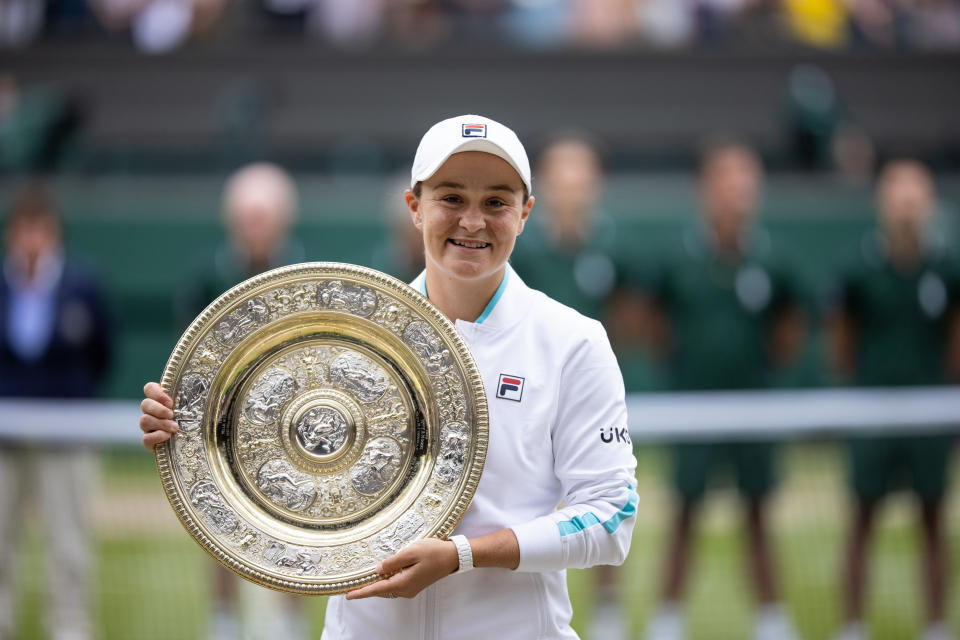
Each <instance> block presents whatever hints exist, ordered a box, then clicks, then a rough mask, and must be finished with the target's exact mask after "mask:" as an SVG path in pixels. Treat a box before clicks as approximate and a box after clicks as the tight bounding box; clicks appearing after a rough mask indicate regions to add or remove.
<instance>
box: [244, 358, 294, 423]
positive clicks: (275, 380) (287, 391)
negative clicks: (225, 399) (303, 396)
mask: <svg viewBox="0 0 960 640" xmlns="http://www.w3.org/2000/svg"><path fill="white" fill-rule="evenodd" d="M296 390H297V381H296V380H294V378H293V376H292V375H290V373H289V372H288V371H286V370H284V369H279V368H273V369H267V370H266V371H264V372H263V375H262V376H260V379H259V380H258V381H257V383H256V384H254V385H253V387H251V389H250V393H249V394H248V395H247V402H246V404H245V405H244V407H243V413H244V415H246V416H247V420H249V421H250V422H252V423H253V424H258V425H261V426H264V425H268V424H272V423H274V422H275V421H276V420H277V418H278V417H280V410H281V409H282V408H283V405H284V404H286V402H287V400H289V399H290V398H292V397H293V394H294V393H295V392H296Z"/></svg>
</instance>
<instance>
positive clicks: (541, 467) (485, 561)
mask: <svg viewBox="0 0 960 640" xmlns="http://www.w3.org/2000/svg"><path fill="white" fill-rule="evenodd" d="M531 193H532V185H531V181H530V165H529V162H528V160H527V154H526V152H525V150H524V148H523V145H522V144H521V143H520V140H519V139H518V138H517V136H516V134H514V133H513V131H511V130H510V129H508V128H507V127H505V126H503V125H502V124H500V123H497V122H495V121H493V120H490V119H488V118H483V117H481V116H476V115H468V116H460V117H457V118H451V119H449V120H444V121H442V122H439V123H437V124H436V125H434V126H433V127H432V128H431V129H430V130H429V131H427V133H426V134H425V135H424V137H423V140H422V141H421V143H420V146H419V148H418V149H417V154H416V158H415V160H414V164H413V170H412V172H411V180H410V188H409V189H408V190H406V192H405V193H404V198H405V201H406V204H407V208H408V209H409V211H410V215H411V218H412V220H413V224H414V225H416V227H417V228H418V229H419V230H420V231H421V233H422V234H423V243H424V250H425V254H426V260H425V264H426V269H425V270H424V272H423V273H421V274H420V276H418V277H417V278H416V280H415V281H414V282H413V283H412V286H413V287H414V289H416V290H417V291H419V292H420V293H421V294H423V295H424V296H426V297H428V298H429V299H430V301H431V302H432V303H433V304H434V305H435V306H436V308H437V309H439V310H440V312H442V313H443V314H445V315H446V316H447V317H448V318H449V319H450V320H452V321H453V322H454V324H455V327H456V329H457V331H459V332H460V334H461V336H462V337H463V339H464V340H465V342H466V343H467V345H468V346H469V348H470V350H471V352H472V354H473V356H474V358H475V359H476V361H477V365H478V367H479V369H480V374H481V376H482V378H483V386H484V388H485V389H486V390H487V405H488V411H489V430H490V439H489V447H488V450H487V456H486V463H485V466H484V471H483V475H482V476H481V479H480V482H479V484H478V486H477V490H476V493H475V495H474V499H473V502H472V503H471V504H470V506H469V508H468V509H467V511H466V513H465V515H464V517H463V519H462V520H461V522H460V524H459V525H458V526H457V528H456V529H455V531H454V534H455V535H453V536H451V537H450V539H449V540H439V539H435V538H426V539H420V540H416V541H414V542H412V543H410V544H409V545H407V546H406V547H404V548H402V549H400V550H399V551H398V552H397V553H396V554H395V555H392V556H390V557H387V558H385V559H384V560H383V561H382V562H381V563H380V565H379V566H378V567H377V572H378V574H379V575H380V576H381V579H380V580H378V581H377V582H374V583H372V584H368V585H367V586H364V587H362V588H359V589H355V590H354V591H351V592H349V593H347V594H346V596H335V597H331V598H330V600H329V604H328V607H327V616H326V623H325V628H324V632H323V639H324V640H350V639H367V638H392V639H396V640H406V639H410V640H414V639H417V640H421V639H423V640H428V639H432V638H445V639H464V640H466V639H468V638H478V637H482V638H489V637H498V638H502V639H510V638H516V639H517V640H520V639H523V640H526V639H529V638H539V639H550V638H563V639H567V638H576V633H575V632H574V631H573V629H572V628H571V627H570V618H571V614H572V611H571V607H570V599H569V596H568V594H567V588H566V578H565V574H564V570H565V569H568V568H584V567H590V566H594V565H597V564H620V563H622V562H623V561H624V559H625V558H626V555H627V551H628V550H629V547H630V538H631V534H632V531H633V524H634V521H635V514H636V510H637V501H638V498H637V494H636V492H635V491H634V488H635V486H636V482H635V479H634V470H635V468H636V460H635V459H634V457H633V450H632V447H631V445H630V443H629V441H628V440H626V439H623V440H621V439H614V440H611V439H609V438H608V439H606V440H604V439H603V438H602V437H601V434H602V433H604V432H609V431H610V429H614V430H621V429H623V428H624V427H626V425H627V414H626V405H625V402H624V391H623V380H622V378H621V376H620V370H619V368H618V366H617V361H616V358H615V357H614V355H613V351H612V350H611V348H610V343H609V341H608V340H607V336H606V333H605V332H604V330H603V327H602V326H601V325H600V323H598V322H596V321H594V320H590V319H588V318H586V317H584V316H582V315H580V314H578V313H577V312H576V311H574V310H573V309H570V308H569V307H565V306H563V305H561V304H560V303H558V302H556V301H554V300H552V299H550V298H548V297H547V296H545V295H544V294H542V293H540V292H539V291H534V290H533V289H530V288H529V287H527V286H526V285H525V284H524V283H523V280H522V279H521V278H520V276H519V275H517V273H516V272H514V271H513V269H512V268H511V267H510V265H509V263H508V260H509V258H510V254H511V252H512V251H513V247H514V243H515V242H516V237H517V236H518V235H519V234H520V233H521V232H522V231H523V227H524V224H525V223H526V221H527V219H528V217H529V215H530V211H531V209H532V208H533V203H534V199H533V197H532V196H531V195H530V194H531ZM412 324H416V323H412ZM415 329H416V327H413V329H411V328H410V327H408V330H409V331H411V332H412V333H411V340H412V343H415V344H421V343H422V344H424V345H425V348H426V343H425V342H423V340H424V339H423V337H422V336H421V337H418V336H417V335H415V333H416V332H415ZM428 350H429V349H428ZM432 375H433V373H432ZM448 375H450V374H449V372H447V373H444V372H443V371H442V370H439V369H438V371H437V372H436V376H435V377H437V378H442V377H444V376H448ZM145 392H146V394H147V400H145V401H144V404H143V409H144V413H145V416H144V418H143V419H142V420H141V424H142V427H143V430H144V431H145V432H146V435H145V436H144V443H145V444H147V445H148V446H150V445H153V444H155V443H157V442H161V441H164V440H166V439H168V438H169V437H170V435H171V434H172V433H173V432H175V431H176V430H177V425H176V422H175V421H174V420H173V412H172V411H171V410H170V407H171V406H172V401H171V400H170V398H169V397H168V396H167V395H166V394H164V393H163V392H162V391H161V390H160V387H159V386H158V385H156V384H155V383H150V384H148V385H147V387H146V388H145ZM456 426H457V423H456V422H452V423H451V426H450V428H449V429H448V430H447V432H446V433H445V434H443V436H442V437H443V438H444V440H445V441H446V442H449V443H450V446H449V447H448V448H447V453H446V454H445V455H444V456H443V458H442V459H441V460H440V461H438V465H439V466H440V468H441V471H444V470H446V469H449V470H452V471H455V470H456V469H457V468H458V466H459V465H461V464H462V461H461V459H459V458H460V448H459V447H458V446H457V444H456V443H458V442H460V441H462V439H463V437H464V435H463V434H462V433H461V432H460V431H459V430H458V429H457V428H456ZM374 480H375V478H374ZM561 503H562V504H563V505H564V506H563V508H562V509H557V505H558V504H561ZM474 568H477V569H478V570H477V571H472V569H474Z"/></svg>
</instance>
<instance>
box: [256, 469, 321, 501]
mask: <svg viewBox="0 0 960 640" xmlns="http://www.w3.org/2000/svg"><path fill="white" fill-rule="evenodd" d="M257 486H258V487H260V490H261V491H263V493H264V494H265V495H266V496H267V497H268V498H270V500H272V501H273V502H275V503H277V504H279V505H281V506H283V507H286V508H287V509H290V510H291V511H302V510H304V509H306V508H307V507H309V506H310V505H311V504H313V501H314V499H316V497H317V492H316V489H315V488H314V486H313V481H312V480H311V479H310V478H309V477H308V476H307V475H305V474H303V473H299V472H298V471H296V470H294V469H293V467H291V466H290V465H289V464H288V463H287V462H286V461H284V460H279V459H278V460H270V461H269V462H265V463H264V465H263V466H262V467H260V472H259V473H258V474H257Z"/></svg>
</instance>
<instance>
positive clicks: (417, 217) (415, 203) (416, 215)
mask: <svg viewBox="0 0 960 640" xmlns="http://www.w3.org/2000/svg"><path fill="white" fill-rule="evenodd" d="M403 199H404V200H406V202H407V209H409V210H410V219H411V220H413V225H414V226H415V227H416V228H417V229H422V228H423V214H421V213H420V199H419V198H417V196H415V195H414V193H413V190H411V189H407V190H406V191H404V192H403Z"/></svg>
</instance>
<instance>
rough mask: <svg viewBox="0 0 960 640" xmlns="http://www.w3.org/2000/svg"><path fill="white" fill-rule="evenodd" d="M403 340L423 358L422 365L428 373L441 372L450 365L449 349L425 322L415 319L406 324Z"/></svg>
mask: <svg viewBox="0 0 960 640" xmlns="http://www.w3.org/2000/svg"><path fill="white" fill-rule="evenodd" d="M403 341H404V342H406V343H407V344H408V345H410V348H412V349H413V350H414V352H416V354H417V355H418V356H420V357H421V358H423V359H424V360H425V362H424V366H425V367H426V369H427V373H429V374H430V375H436V374H439V373H442V372H443V371H445V370H446V369H447V368H449V367H450V363H451V358H450V350H449V349H447V348H446V347H445V346H444V344H443V341H442V340H441V339H440V336H439V335H438V334H437V332H436V331H434V330H433V329H431V328H430V325H428V324H427V323H426V322H423V321H420V320H417V321H416V322H411V323H410V324H408V325H407V328H406V329H404V330H403Z"/></svg>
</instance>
